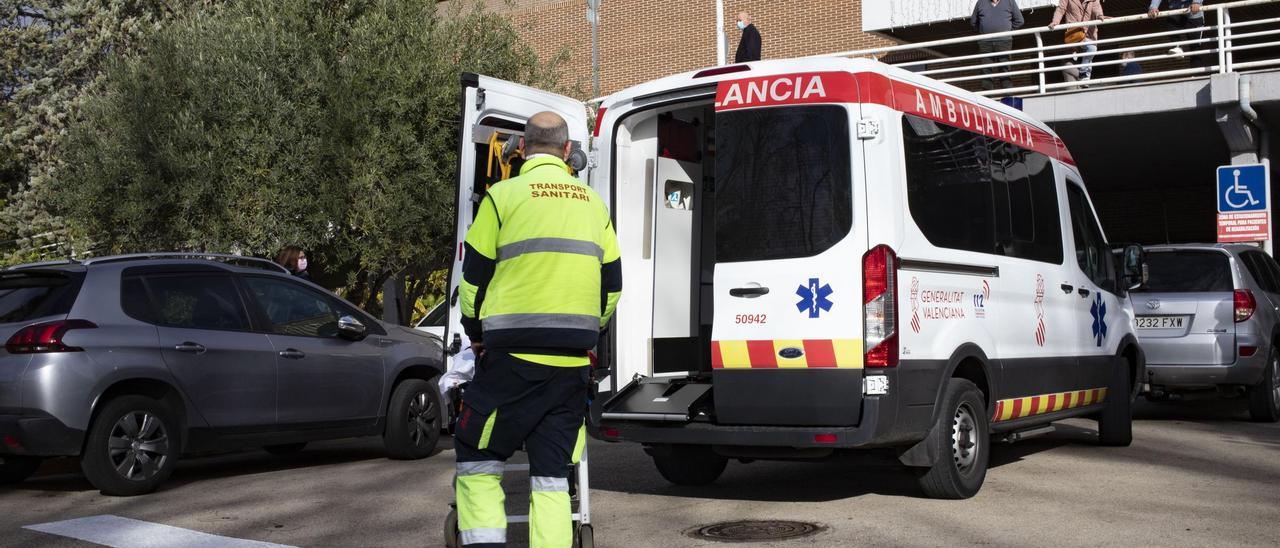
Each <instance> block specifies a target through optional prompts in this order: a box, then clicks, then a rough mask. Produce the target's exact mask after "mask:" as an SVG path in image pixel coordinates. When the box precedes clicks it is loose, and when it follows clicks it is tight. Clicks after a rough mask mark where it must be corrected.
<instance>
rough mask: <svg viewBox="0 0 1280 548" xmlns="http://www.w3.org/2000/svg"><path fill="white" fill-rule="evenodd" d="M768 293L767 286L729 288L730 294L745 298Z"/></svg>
mask: <svg viewBox="0 0 1280 548" xmlns="http://www.w3.org/2000/svg"><path fill="white" fill-rule="evenodd" d="M768 294H769V288H767V287H735V288H733V289H730V290H729V295H730V296H732V297H744V298H747V299H754V298H756V297H759V296H761V295H768Z"/></svg>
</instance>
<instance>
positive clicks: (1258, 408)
mask: <svg viewBox="0 0 1280 548" xmlns="http://www.w3.org/2000/svg"><path fill="white" fill-rule="evenodd" d="M1268 362H1269V363H1268V364H1267V370H1266V371H1265V372H1264V373H1263V374H1262V382H1260V383H1258V384H1257V385H1256V386H1253V387H1250V388H1249V418H1250V419H1252V420H1253V421H1254V422H1276V421H1277V420H1280V354H1277V353H1276V351H1275V349H1272V350H1271V359H1270V360H1268Z"/></svg>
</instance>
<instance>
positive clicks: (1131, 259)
mask: <svg viewBox="0 0 1280 548" xmlns="http://www.w3.org/2000/svg"><path fill="white" fill-rule="evenodd" d="M1123 271H1124V285H1125V287H1128V288H1129V289H1130V290H1134V289H1137V288H1139V287H1142V286H1143V285H1146V283H1147V252H1146V251H1145V250H1143V249H1142V246H1140V245H1137V244H1131V245H1127V246H1125V248H1124V268H1123Z"/></svg>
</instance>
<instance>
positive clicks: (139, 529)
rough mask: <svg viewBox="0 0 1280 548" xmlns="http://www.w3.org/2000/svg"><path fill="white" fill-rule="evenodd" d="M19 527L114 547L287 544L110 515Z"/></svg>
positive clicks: (264, 547) (272, 547) (271, 547)
mask: <svg viewBox="0 0 1280 548" xmlns="http://www.w3.org/2000/svg"><path fill="white" fill-rule="evenodd" d="M23 529H30V530H32V531H39V532H41V533H48V534H50V535H58V536H63V537H71V538H74V539H79V540H83V541H87V542H92V543H95V544H101V545H103V546H112V547H115V548H126V547H127V548H178V547H182V548H291V547H289V546H287V545H284V544H272V543H270V542H258V541H256V540H244V539H238V538H231V537H221V536H218V535H210V534H208V533H201V532H199V531H192V530H190V529H183V528H181V527H172V526H169V525H161V524H159V523H151V522H147V521H139V520H136V519H129V518H122V517H120V516H110V515H103V516H90V517H87V518H76V519H69V520H65V521H54V522H50V523H41V524H37V525H28V526H26V527H23Z"/></svg>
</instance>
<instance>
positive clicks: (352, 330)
mask: <svg viewBox="0 0 1280 548" xmlns="http://www.w3.org/2000/svg"><path fill="white" fill-rule="evenodd" d="M368 333H369V328H367V327H365V326H364V324H363V323H361V322H360V320H357V319H355V317H354V316H342V317H340V318H338V336H339V337H342V338H344V339H347V340H349V341H358V340H361V339H364V337H365V335H366V334H368Z"/></svg>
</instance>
